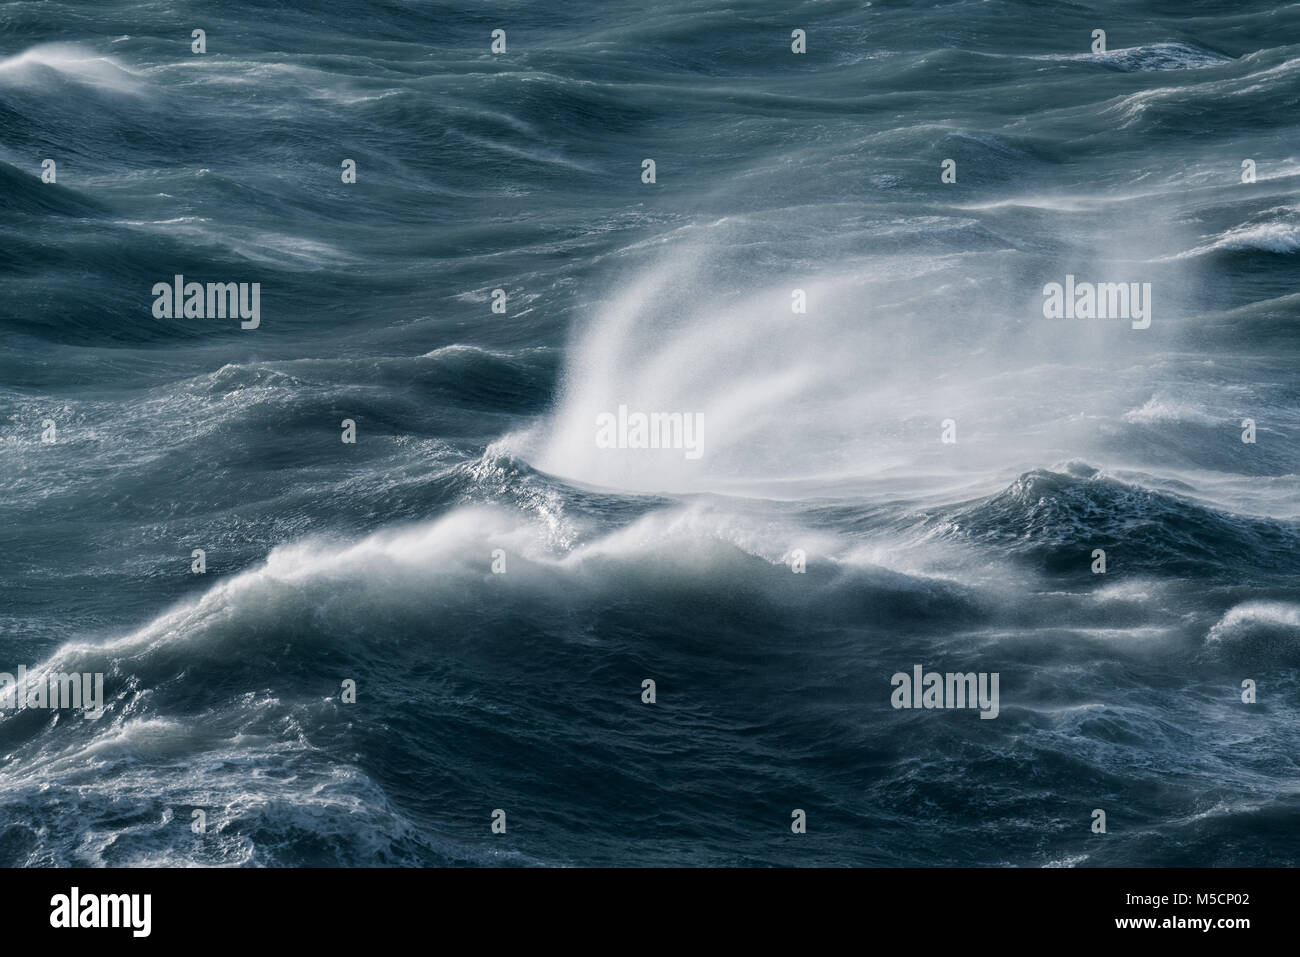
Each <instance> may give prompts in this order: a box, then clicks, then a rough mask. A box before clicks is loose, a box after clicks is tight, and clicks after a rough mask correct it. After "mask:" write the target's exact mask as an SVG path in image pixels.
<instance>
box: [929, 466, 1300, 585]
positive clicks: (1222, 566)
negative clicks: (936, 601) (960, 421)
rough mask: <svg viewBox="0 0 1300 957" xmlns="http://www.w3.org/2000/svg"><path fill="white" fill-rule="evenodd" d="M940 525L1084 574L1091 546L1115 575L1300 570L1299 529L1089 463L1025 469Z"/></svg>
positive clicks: (1247, 575)
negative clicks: (1118, 475)
mask: <svg viewBox="0 0 1300 957" xmlns="http://www.w3.org/2000/svg"><path fill="white" fill-rule="evenodd" d="M934 525H935V527H936V529H937V530H938V532H939V533H940V534H941V535H942V536H944V537H952V538H958V539H961V540H966V541H971V542H977V543H983V544H987V545H997V546H999V547H1001V548H1003V549H1005V550H1007V551H1009V552H1010V553H1012V554H1014V555H1018V556H1020V557H1022V558H1025V559H1027V560H1030V561H1033V562H1035V563H1037V564H1039V565H1040V566H1042V567H1043V568H1044V570H1046V571H1049V572H1054V573H1061V574H1075V575H1079V576H1081V577H1083V576H1086V575H1088V574H1090V562H1091V553H1092V550H1093V549H1095V548H1101V549H1104V550H1105V551H1106V553H1107V556H1108V563H1109V565H1110V567H1111V571H1115V570H1120V569H1123V570H1126V571H1130V572H1142V573H1157V574H1162V575H1170V576H1177V577H1187V576H1190V577H1196V578H1199V577H1202V576H1209V577H1214V578H1217V579H1219V580H1222V581H1229V580H1232V581H1241V580H1243V579H1246V580H1252V579H1265V580H1266V579H1276V578H1285V577H1286V576H1290V575H1295V574H1297V573H1300V523H1296V522H1293V521H1287V520H1283V519H1265V518H1256V517H1251V516H1244V515H1236V514H1232V513H1230V512H1225V511H1220V510H1218V509H1214V508H1211V507H1209V506H1207V505H1203V504H1201V503H1198V502H1196V501H1193V500H1192V499H1190V498H1188V497H1185V496H1183V495H1178V494H1175V493H1173V492H1171V491H1160V490H1156V489H1153V488H1149V487H1145V486H1143V485H1139V484H1136V483H1134V482H1131V481H1122V480H1120V479H1119V478H1116V477H1115V476H1113V475H1109V474H1106V473H1104V472H1102V471H1100V470H1098V469H1094V468H1092V467H1091V466H1088V465H1086V464H1084V463H1070V464H1069V465H1068V466H1067V467H1066V469H1065V470H1063V471H1051V470H1047V469H1036V470H1034V471H1031V472H1026V473H1025V474H1023V475H1021V476H1020V477H1019V478H1018V479H1017V480H1016V481H1015V482H1014V483H1012V484H1011V485H1010V486H1008V487H1007V488H1006V489H1005V490H1003V491H1002V492H1000V493H999V494H997V495H994V496H992V497H991V498H988V499H982V500H979V501H977V502H975V503H972V504H971V505H968V506H965V507H963V508H961V509H958V510H956V511H955V513H953V514H951V515H948V516H945V517H943V518H941V519H937V520H935V522H934Z"/></svg>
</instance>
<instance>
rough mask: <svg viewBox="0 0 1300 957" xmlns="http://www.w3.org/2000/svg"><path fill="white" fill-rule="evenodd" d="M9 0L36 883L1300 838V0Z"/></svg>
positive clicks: (5, 497) (1, 195)
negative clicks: (281, 870)
mask: <svg viewBox="0 0 1300 957" xmlns="http://www.w3.org/2000/svg"><path fill="white" fill-rule="evenodd" d="M3 20H4V24H5V27H4V30H3V32H0V133H2V134H3V135H0V273H2V274H3V277H4V289H5V295H4V297H3V298H2V299H0V341H3V344H4V348H3V349H0V648H2V649H3V651H4V655H3V660H0V671H9V672H12V671H13V670H14V669H15V668H16V667H17V666H18V665H19V664H26V665H27V666H29V667H32V668H40V669H44V670H45V671H50V672H60V671H62V672H103V673H104V674H105V676H106V680H105V688H106V702H105V704H106V711H105V714H104V716H103V717H101V718H100V719H98V720H95V721H91V720H85V719H83V718H82V717H81V715H80V714H76V713H73V714H68V713H59V712H34V711H23V712H8V713H5V714H3V715H0V793H2V794H3V795H4V798H5V799H4V800H3V801H0V864H4V865H9V866H21V865H50V864H61V865H63V864H70V865H78V864H80V865H110V866H112V865H127V864H135V865H158V864H190V863H197V864H231V865H270V866H285V865H363V866H364V865H378V864H423V865H428V864H448V863H449V864H467V865H479V864H504V865H512V864H522V865H530V864H538V865H584V864H596V865H629V864H631V865H642V864H658V865H672V864H687V865H695V864H712V865H734V864H757V865H863V864H866V865H890V866H892V865H945V864H947V865H954V864H955V865H1005V864H1010V865H1018V866H1076V865H1077V866H1095V865H1103V866H1105V865H1125V864H1127V865H1192V866H1211V865H1234V864H1239V865H1254V864H1261V865H1263V864H1268V865H1286V864H1293V863H1295V861H1296V860H1297V857H1298V856H1300V838H1297V836H1296V835H1297V834H1298V833H1300V830H1298V829H1297V824H1300V767H1298V766H1297V759H1296V754H1297V753H1298V751H1297V745H1298V744H1300V734H1298V733H1297V730H1296V728H1297V717H1300V715H1297V708H1298V707H1300V589H1298V588H1297V580H1298V576H1300V547H1298V546H1300V482H1297V472H1298V471H1300V384H1298V383H1300V379H1298V378H1297V375H1296V370H1297V367H1298V364H1297V358H1298V357H1300V312H1298V310H1300V293H1297V291H1296V288H1295V276H1296V269H1295V266H1296V256H1297V255H1298V254H1300V203H1297V200H1296V192H1297V188H1298V187H1300V154H1297V148H1296V146H1295V143H1296V142H1297V139H1296V132H1297V129H1296V120H1295V116H1296V115H1297V112H1296V107H1297V105H1300V6H1296V5H1291V6H1286V5H1284V6H1281V7H1273V8H1271V9H1267V10H1263V9H1261V10H1259V11H1254V10H1252V9H1248V8H1243V7H1237V8H1232V9H1228V8H1227V7H1226V6H1225V5H1218V4H1171V3H1153V2H1143V3H1137V4H1133V3H1125V4H1119V3H1104V4H1097V5H1094V6H1092V7H1091V8H1088V9H1084V8H1082V7H1068V6H1059V5H1050V6H1044V5H1041V4H1035V3H1028V2H1023V3H1022V2H1000V3H974V2H957V3H951V4H944V5H938V6H931V5H917V4H907V3H889V2H876V3H874V4H873V5H871V6H870V7H864V6H862V5H861V4H853V3H847V2H838V0H832V2H820V3H805V4H799V5H796V6H795V7H793V8H789V9H780V10H778V9H775V8H774V7H772V5H770V4H763V3H756V2H755V3H748V2H747V3H742V4H740V5H738V6H735V7H731V8H728V9H726V10H716V9H710V8H709V7H708V6H707V5H701V4H696V3H689V2H676V3H668V4H659V5H657V6H656V8H655V10H654V12H653V15H647V12H646V10H645V9H644V7H643V5H640V4H634V3H631V2H623V0H616V2H602V3H598V4H597V3H586V2H584V3H578V4H573V5H569V6H566V7H564V8H562V9H554V10H553V9H543V8H539V7H537V6H536V5H532V4H514V3H506V4H489V5H488V6H486V7H485V6H483V5H482V4H459V3H444V4H437V5H429V4H426V3H389V4H384V5H376V6H373V7H367V8H366V11H365V15H364V17H361V16H359V15H358V11H357V9H356V8H355V6H354V5H347V6H342V5H336V4H333V3H312V4H307V5H305V6H302V7H301V8H296V9H276V10H264V9H260V8H259V9H257V10H255V11H250V9H249V8H248V7H247V6H246V5H237V4H215V5H211V4H204V5H201V6H199V5H193V6H191V5H187V4H182V5H181V6H180V7H175V6H174V5H164V4H160V3H142V4H131V5H129V6H128V5H124V4H120V3H118V4H114V3H108V4H102V3H97V4H82V3H46V4H34V3H27V2H17V3H12V2H11V3H5V4H3ZM193 28H202V29H204V30H206V31H207V44H208V47H207V53H205V54H202V55H196V54H194V53H191V51H190V45H189V44H190V39H189V33H190V30H191V29H193ZM496 28H503V29H505V30H506V31H507V35H508V49H507V52H506V53H505V54H502V55H493V54H492V53H491V52H490V49H489V45H490V34H491V31H492V30H493V29H496ZM794 28H801V29H804V30H806V31H807V36H808V52H807V53H806V54H802V55H796V54H792V53H791V52H790V31H791V30H792V29H794ZM1096 28H1103V29H1105V30H1106V32H1107V52H1104V53H1093V52H1091V47H1090V43H1091V41H1090V36H1091V32H1092V30H1094V29H1096ZM47 157H52V158H54V159H55V160H56V161H57V164H58V178H57V182H56V183H54V184H49V183H42V182H41V179H40V175H41V160H42V159H45V158H47ZM345 158H352V159H355V161H356V164H357V182H356V183H355V184H345V183H343V182H342V181H341V179H340V164H341V162H342V161H343V160H344V159H345ZM646 158H653V159H654V160H655V163H656V171H657V175H656V182H655V183H653V184H646V183H642V182H641V169H642V161H643V160H644V159H646ZM949 158H951V159H954V160H955V161H956V174H957V175H956V182H954V183H943V182H941V179H940V174H941V163H942V162H943V161H944V160H945V159H949ZM1247 159H1250V160H1253V161H1254V163H1255V164H1256V167H1257V175H1256V180H1255V181H1254V182H1251V183H1245V182H1243V181H1242V162H1243V160H1247ZM176 275H184V276H185V278H186V279H187V280H193V281H197V282H203V283H207V282H246V283H253V282H256V283H260V284H261V285H260V288H261V322H260V325H259V326H258V328H257V329H255V330H241V328H240V324H239V321H238V320H237V319H194V318H191V319H184V318H178V319H157V318H155V317H154V315H153V313H152V312H151V307H152V305H153V296H151V294H150V290H151V289H152V287H153V286H154V284H155V283H158V282H163V283H170V282H171V281H172V279H173V277H174V276H176ZM1067 276H1072V277H1074V278H1075V279H1076V280H1077V281H1078V282H1080V283H1083V282H1088V283H1121V282H1122V283H1138V284H1143V283H1150V285H1151V290H1152V292H1151V300H1150V306H1151V313H1150V318H1151V322H1150V326H1149V328H1145V329H1137V328H1133V325H1132V323H1131V322H1130V321H1128V320H1127V319H1048V318H1045V317H1044V312H1043V304H1044V293H1043V290H1044V287H1045V286H1046V285H1047V284H1049V283H1064V282H1066V277H1067ZM496 289H501V290H504V292H505V294H506V300H507V307H506V311H505V313H496V312H493V310H492V301H493V291H494V290H496ZM794 290H802V291H803V292H804V293H805V295H806V303H807V311H806V312H805V313H795V312H793V311H792V293H793V291H794ZM620 405H623V406H626V407H627V408H628V409H630V410H633V411H642V412H647V413H648V412H660V413H683V414H698V415H700V416H702V422H703V428H702V449H703V454H702V455H701V456H700V457H698V458H691V457H688V456H687V455H685V454H684V452H683V449H681V448H661V449H635V448H622V449H618V448H601V447H599V445H598V444H597V442H596V430H597V425H596V423H597V417H598V416H600V415H601V414H604V413H611V414H612V413H617V411H618V409H619V407H620ZM47 419H48V420H53V421H54V422H55V423H56V424H57V429H58V441H57V442H56V443H54V444H46V443H43V442H42V440H41V434H42V429H43V425H42V423H43V422H44V421H45V420H47ZM344 419H351V420H353V421H354V422H355V423H356V427H357V442H356V444H354V445H352V444H343V443H342V442H340V428H341V426H340V423H341V421H342V420H344ZM949 419H951V420H953V422H954V423H955V426H954V427H955V435H956V442H955V443H945V442H942V441H941V433H942V431H943V425H942V424H943V423H944V421H945V420H949ZM1244 419H1251V420H1253V421H1254V422H1255V423H1256V429H1257V434H1256V442H1255V443H1253V444H1247V443H1243V442H1242V432H1243V426H1242V422H1243V420H1244ZM196 548H202V549H204V550H205V552H206V556H207V557H206V561H207V570H206V573H205V574H203V575H196V574H192V573H191V571H190V564H191V560H192V559H191V554H192V550H193V549H196ZM497 549H500V550H502V551H503V552H504V555H505V556H506V557H505V560H506V562H507V566H506V572H505V574H494V573H493V572H492V564H493V552H494V550H497ZM1094 549H1104V550H1105V552H1106V556H1107V570H1106V572H1105V574H1094V573H1093V572H1092V570H1091V565H1092V563H1093V551H1094ZM800 555H802V559H801V558H800V557H799V556H800ZM801 561H803V562H806V571H803V572H802V573H798V574H796V573H795V568H796V567H799V566H800V562H801ZM917 664H919V665H921V666H923V668H924V669H925V670H926V671H931V670H932V671H937V672H979V673H997V674H999V675H1000V679H1001V684H1000V695H1001V701H1000V711H999V714H998V716H997V718H996V720H981V719H980V717H979V716H978V714H977V713H975V712H973V711H971V710H915V709H912V710H909V709H895V708H893V707H891V706H890V694H891V681H890V679H891V676H892V675H894V674H895V673H897V672H904V673H908V674H910V673H911V671H912V668H913V666H914V665H917ZM347 678H350V679H353V680H355V681H356V683H357V687H358V700H357V703H356V704H344V703H342V702H341V700H340V684H341V682H342V681H343V680H344V679H347ZM646 678H651V679H653V680H654V681H655V682H656V685H657V701H656V703H655V704H654V705H653V706H651V705H647V704H643V703H642V701H641V688H642V681H643V680H644V679H646ZM1245 679H1250V680H1252V681H1254V682H1256V683H1257V686H1258V694H1259V699H1258V702H1257V703H1255V704H1249V705H1248V704H1243V703H1242V701H1241V683H1242V681H1243V680H1245ZM195 808H201V809H206V811H207V813H208V822H209V823H208V833H207V834H204V835H195V834H193V833H192V832H191V830H190V827H189V820H190V814H191V811H192V810H193V809H195ZM495 808H503V809H506V811H507V813H508V816H509V831H508V834H507V835H494V834H492V833H491V832H490V829H489V825H490V823H491V818H490V815H491V813H492V811H493V809H495ZM795 808H800V809H804V810H806V811H807V816H808V832H807V833H806V834H794V833H792V832H791V829H790V819H791V818H790V814H791V811H792V809H795ZM1096 808H1103V809H1105V810H1106V813H1107V819H1108V820H1107V823H1108V831H1107V833H1106V834H1105V835H1099V834H1094V833H1092V832H1091V830H1090V824H1091V817H1090V815H1091V813H1092V811H1093V810H1094V809H1096Z"/></svg>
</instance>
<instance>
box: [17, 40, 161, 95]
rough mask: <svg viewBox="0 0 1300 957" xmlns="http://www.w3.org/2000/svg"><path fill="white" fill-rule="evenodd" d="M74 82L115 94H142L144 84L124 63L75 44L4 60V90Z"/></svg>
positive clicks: (42, 48) (51, 45) (49, 45)
mask: <svg viewBox="0 0 1300 957" xmlns="http://www.w3.org/2000/svg"><path fill="white" fill-rule="evenodd" d="M51 81H53V82H55V83H58V82H60V81H70V82H73V83H76V84H78V85H82V86H89V87H93V88H94V89H96V90H103V91H107V92H111V93H127V94H139V93H142V92H143V91H144V89H145V84H144V81H143V80H142V79H141V78H140V77H139V76H137V75H136V74H135V73H132V72H131V71H130V70H128V69H127V68H126V67H124V66H122V64H121V62H120V61H118V60H116V59H114V58H113V57H110V56H103V55H102V54H99V53H96V52H95V51H93V50H90V49H88V48H86V47H83V46H80V45H78V44H75V43H43V44H40V45H38V46H34V47H31V48H30V49H28V50H25V51H23V52H22V53H19V54H18V55H17V56H11V57H5V58H4V59H2V60H0V87H3V86H34V85H44V84H49V83H50V82H51Z"/></svg>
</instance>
